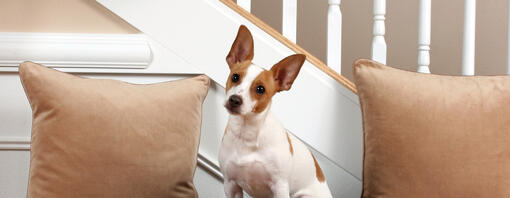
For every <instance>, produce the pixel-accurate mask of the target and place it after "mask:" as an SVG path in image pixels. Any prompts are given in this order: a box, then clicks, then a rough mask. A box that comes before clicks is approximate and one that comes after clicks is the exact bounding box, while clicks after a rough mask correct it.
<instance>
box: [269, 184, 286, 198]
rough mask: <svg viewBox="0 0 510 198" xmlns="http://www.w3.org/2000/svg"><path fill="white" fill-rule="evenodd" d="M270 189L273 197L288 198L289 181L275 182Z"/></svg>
mask: <svg viewBox="0 0 510 198" xmlns="http://www.w3.org/2000/svg"><path fill="white" fill-rule="evenodd" d="M271 190H272V191H273V195H274V198H290V192H289V183H288V182H284V181H279V182H276V183H275V184H274V185H273V186H272V188H271Z"/></svg>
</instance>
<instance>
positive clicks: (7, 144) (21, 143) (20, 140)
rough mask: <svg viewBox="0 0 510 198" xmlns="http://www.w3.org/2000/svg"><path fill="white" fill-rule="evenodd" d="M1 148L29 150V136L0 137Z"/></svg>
mask: <svg viewBox="0 0 510 198" xmlns="http://www.w3.org/2000/svg"><path fill="white" fill-rule="evenodd" d="M1 150H30V137H0V151H1Z"/></svg>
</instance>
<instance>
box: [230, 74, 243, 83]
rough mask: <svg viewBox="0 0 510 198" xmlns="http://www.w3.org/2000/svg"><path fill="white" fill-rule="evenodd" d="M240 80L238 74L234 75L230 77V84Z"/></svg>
mask: <svg viewBox="0 0 510 198" xmlns="http://www.w3.org/2000/svg"><path fill="white" fill-rule="evenodd" d="M240 78H241V76H239V74H234V75H232V82H237V81H239V79H240Z"/></svg>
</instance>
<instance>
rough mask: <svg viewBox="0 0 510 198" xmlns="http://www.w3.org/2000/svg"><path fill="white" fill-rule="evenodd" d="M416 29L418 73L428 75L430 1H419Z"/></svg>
mask: <svg viewBox="0 0 510 198" xmlns="http://www.w3.org/2000/svg"><path fill="white" fill-rule="evenodd" d="M419 9H420V15H419V22H418V25H419V28H418V72H421V73H430V69H429V65H430V53H429V51H430V18H431V0H420V5H419Z"/></svg>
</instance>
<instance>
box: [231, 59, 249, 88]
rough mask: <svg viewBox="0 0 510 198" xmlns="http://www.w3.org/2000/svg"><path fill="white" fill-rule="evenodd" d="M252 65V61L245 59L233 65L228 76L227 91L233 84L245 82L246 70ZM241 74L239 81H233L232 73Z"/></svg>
mask: <svg viewBox="0 0 510 198" xmlns="http://www.w3.org/2000/svg"><path fill="white" fill-rule="evenodd" d="M250 65H251V61H244V62H242V63H239V64H236V66H234V67H232V68H231V70H230V74H229V75H228V78H227V85H226V89H225V93H227V92H228V90H229V89H230V88H232V87H233V86H236V85H239V84H241V82H243V79H244V77H245V76H246V70H248V67H249V66H250ZM234 74H239V76H240V78H239V81H237V82H232V75H234Z"/></svg>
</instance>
